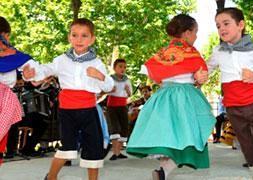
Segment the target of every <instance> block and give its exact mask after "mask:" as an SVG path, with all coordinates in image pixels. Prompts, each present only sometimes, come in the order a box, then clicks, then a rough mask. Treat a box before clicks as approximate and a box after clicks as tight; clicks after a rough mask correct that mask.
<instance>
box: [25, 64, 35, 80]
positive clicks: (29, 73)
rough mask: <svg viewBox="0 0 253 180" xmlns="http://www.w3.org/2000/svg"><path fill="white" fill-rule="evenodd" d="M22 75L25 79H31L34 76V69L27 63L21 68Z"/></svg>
mask: <svg viewBox="0 0 253 180" xmlns="http://www.w3.org/2000/svg"><path fill="white" fill-rule="evenodd" d="M23 76H24V78H25V79H31V78H34V76H35V69H34V68H31V67H30V65H29V64H27V65H26V66H24V68H23Z"/></svg>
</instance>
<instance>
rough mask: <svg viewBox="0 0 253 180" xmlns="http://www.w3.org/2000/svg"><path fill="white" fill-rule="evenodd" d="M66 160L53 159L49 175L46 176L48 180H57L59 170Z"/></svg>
mask: <svg viewBox="0 0 253 180" xmlns="http://www.w3.org/2000/svg"><path fill="white" fill-rule="evenodd" d="M65 162H66V160H65V159H59V158H54V159H53V160H52V163H51V167H50V170H49V173H48V175H47V179H48V180H57V175H58V173H59V172H60V170H61V168H62V167H63V166H64V164H65Z"/></svg>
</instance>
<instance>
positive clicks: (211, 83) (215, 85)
mask: <svg viewBox="0 0 253 180" xmlns="http://www.w3.org/2000/svg"><path fill="white" fill-rule="evenodd" d="M219 42H220V40H219V37H218V35H217V34H216V33H213V34H212V35H211V36H210V38H209V42H208V44H207V45H206V46H204V47H203V49H202V53H203V56H204V59H206V60H207V61H208V59H209V57H210V56H211V54H212V51H213V48H214V47H215V46H217V45H218V44H219ZM219 80H220V71H219V70H215V71H214V72H213V73H212V74H211V75H210V76H209V80H208V82H207V83H206V84H204V85H203V86H202V90H203V92H204V93H205V94H206V95H215V94H220V82H219Z"/></svg>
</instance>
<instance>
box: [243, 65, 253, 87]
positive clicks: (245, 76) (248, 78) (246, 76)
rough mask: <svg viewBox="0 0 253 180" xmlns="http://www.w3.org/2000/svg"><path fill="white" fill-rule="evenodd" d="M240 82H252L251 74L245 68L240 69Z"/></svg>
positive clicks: (252, 74)
mask: <svg viewBox="0 0 253 180" xmlns="http://www.w3.org/2000/svg"><path fill="white" fill-rule="evenodd" d="M242 81H243V82H246V83H252V82H253V72H252V71H251V70H249V69H247V68H243V69H242Z"/></svg>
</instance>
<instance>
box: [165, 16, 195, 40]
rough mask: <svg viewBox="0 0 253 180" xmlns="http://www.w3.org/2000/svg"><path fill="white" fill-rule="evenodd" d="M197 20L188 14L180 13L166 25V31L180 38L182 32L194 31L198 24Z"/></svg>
mask: <svg viewBox="0 0 253 180" xmlns="http://www.w3.org/2000/svg"><path fill="white" fill-rule="evenodd" d="M196 24H197V22H196V20H195V19H194V18H193V17H191V16H189V15H186V14H179V15H177V16H175V17H173V18H172V20H171V21H170V22H169V23H168V24H167V26H166V32H167V34H168V35H169V36H173V37H177V38H180V37H181V35H182V33H183V32H185V31H187V30H190V31H192V30H193V29H194V27H195V26H196Z"/></svg>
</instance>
